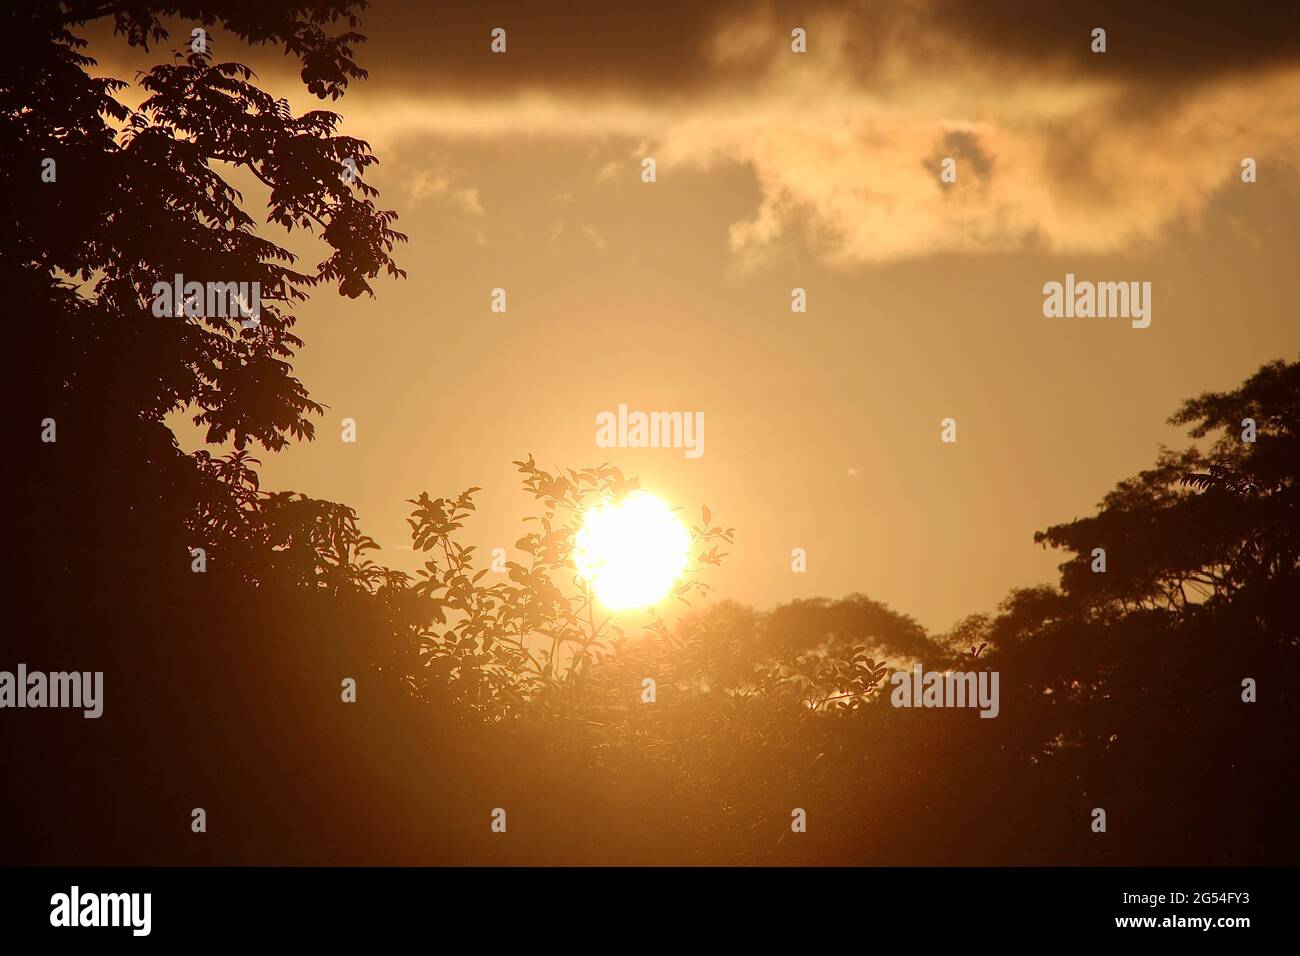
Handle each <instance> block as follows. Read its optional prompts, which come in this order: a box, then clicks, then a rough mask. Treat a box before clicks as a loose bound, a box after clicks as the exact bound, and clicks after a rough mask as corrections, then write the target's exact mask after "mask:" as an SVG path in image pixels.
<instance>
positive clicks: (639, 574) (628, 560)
mask: <svg viewBox="0 0 1300 956" xmlns="http://www.w3.org/2000/svg"><path fill="white" fill-rule="evenodd" d="M690 549H691V537H690V534H689V533H688V532H687V530H686V529H685V528H684V527H683V526H682V523H681V522H680V521H678V520H677V517H676V515H674V514H673V513H672V511H671V510H669V508H668V506H667V505H665V504H664V503H663V502H662V501H660V500H659V499H658V498H656V497H655V496H654V495H651V494H648V493H646V492H644V491H634V492H632V493H631V494H629V495H628V496H627V497H625V498H623V499H622V500H620V501H604V502H601V503H600V504H598V505H596V506H594V507H592V508H590V509H588V511H587V513H586V515H584V517H583V522H582V528H581V529H579V531H578V533H577V535H576V536H575V539H574V552H573V560H574V563H575V564H576V565H577V567H578V574H579V575H580V576H581V577H582V579H583V580H585V581H588V582H590V584H591V586H592V589H593V590H594V591H595V592H596V597H597V598H598V599H599V600H600V602H601V603H602V604H604V605H605V606H606V607H607V608H609V609H610V610H611V611H622V610H627V609H628V608H644V607H649V606H650V605H651V604H654V603H655V602H656V601H658V600H660V599H662V598H663V597H664V596H665V595H666V594H667V593H668V591H669V589H671V588H672V586H673V582H674V581H676V580H677V578H678V577H679V576H680V575H681V573H682V572H683V571H685V570H686V563H687V561H688V560H689V558H690Z"/></svg>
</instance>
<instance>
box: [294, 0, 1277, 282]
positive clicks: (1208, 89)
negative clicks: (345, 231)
mask: <svg viewBox="0 0 1300 956" xmlns="http://www.w3.org/2000/svg"><path fill="white" fill-rule="evenodd" d="M669 7H670V8H671V10H670V12H665V11H661V10H656V12H655V13H654V14H653V15H648V14H647V13H646V12H645V11H644V10H643V9H642V8H635V7H632V6H627V5H611V4H604V3H588V2H582V3H578V4H576V5H574V6H571V7H570V6H566V7H565V9H564V12H563V13H561V12H559V11H558V10H556V9H553V8H551V7H548V6H545V5H540V4H519V5H515V4H506V5H504V6H494V7H493V8H492V9H490V10H480V9H477V8H476V7H473V6H472V5H465V6H463V7H456V8H453V9H447V10H440V11H439V15H438V17H437V18H436V19H434V20H431V21H430V28H429V29H428V30H417V29H412V28H411V24H412V23H414V22H416V21H417V20H418V19H419V17H421V16H423V15H424V13H423V12H422V11H424V10H426V8H425V7H424V6H423V5H420V6H418V7H417V6H411V5H406V4H401V3H393V4H383V5H376V7H375V8H374V9H372V10H370V11H368V12H367V17H366V26H365V31H366V32H368V33H369V34H370V36H371V42H370V43H368V44H366V45H365V46H364V47H363V48H362V50H361V54H360V57H361V59H362V61H363V62H368V63H369V64H370V65H371V67H372V79H371V80H370V81H369V82H368V83H366V84H361V85H359V86H356V87H354V88H353V90H352V91H350V92H349V95H348V97H346V98H345V100H344V101H343V102H342V103H341V104H340V109H341V110H342V112H343V113H344V114H345V117H346V120H345V127H346V129H347V131H348V132H349V133H351V134H353V135H357V136H360V137H362V138H365V139H368V140H370V141H371V142H372V143H373V144H374V145H375V147H376V148H377V149H378V150H379V151H380V152H381V154H384V153H385V151H386V150H389V149H390V148H391V147H393V146H394V145H400V146H403V147H404V146H405V145H407V144H408V143H409V142H410V141H412V140H414V139H416V138H420V137H434V138H437V139H440V140H442V141H445V142H454V141H458V140H466V139H471V140H489V141H492V142H494V143H495V142H500V143H505V144H509V146H510V148H518V145H519V144H521V143H524V142H529V143H532V144H533V145H537V144H539V143H544V141H547V140H555V139H562V140H569V141H572V140H581V141H586V142H591V143H593V144H596V145H597V146H598V147H599V148H600V149H602V150H603V152H602V153H601V155H602V156H605V157H607V156H610V155H614V156H624V157H627V159H626V160H624V161H619V160H614V161H611V162H607V163H605V164H604V165H603V166H599V167H597V168H596V170H595V172H594V176H595V179H596V181H597V182H598V183H608V182H617V181H618V179H619V177H620V176H621V175H622V173H623V172H624V170H625V168H626V169H628V170H633V175H629V176H628V177H627V181H628V182H634V181H635V179H634V165H633V164H634V161H635V157H637V156H640V155H653V156H654V157H655V158H656V161H657V163H658V168H659V171H660V174H661V175H663V173H664V172H665V171H667V170H671V169H673V168H685V169H688V170H704V171H708V170H713V169H716V168H718V167H724V166H725V167H727V168H732V167H734V166H735V165H736V164H740V165H741V166H743V167H746V168H747V170H748V172H749V174H750V175H752V177H753V180H754V182H755V183H756V184H757V188H758V194H759V199H758V202H757V204H756V206H755V207H754V208H753V210H752V212H751V214H750V215H748V216H745V217H743V218H740V219H738V220H737V221H736V222H734V223H733V224H732V227H731V229H730V232H729V237H728V241H729V243H730V248H731V250H732V251H733V253H734V254H735V256H736V257H737V259H738V260H739V261H740V262H741V263H742V264H748V265H755V264H758V263H761V262H763V261H765V260H767V259H768V258H770V257H771V256H772V255H774V254H776V253H778V252H780V251H781V250H783V249H784V248H785V247H786V246H787V245H788V244H791V243H800V244H806V245H808V246H809V247H810V248H811V249H812V250H813V251H814V252H815V254H817V255H818V256H820V257H822V258H823V259H824V260H826V261H828V262H831V263H835V264H839V265H844V266H852V265H857V264H863V263H882V262H891V261H897V260H900V259H908V258H916V257H921V256H927V255H932V254H936V253H986V252H996V251H1000V250H1014V249H1024V248H1036V249H1041V250H1046V251H1055V252H1086V253H1101V252H1110V251H1115V250H1119V249H1126V248H1132V247H1135V246H1140V245H1141V244H1143V243H1149V242H1157V241H1160V240H1161V239H1162V238H1163V237H1164V236H1165V235H1167V234H1168V232H1169V231H1170V230H1171V229H1174V228H1180V227H1186V226H1195V224H1196V222H1197V220H1198V217H1199V216H1200V215H1201V213H1202V211H1203V210H1204V209H1205V208H1206V206H1207V205H1208V203H1209V202H1210V201H1211V199H1212V198H1213V197H1214V196H1215V195H1216V194H1218V193H1220V192H1221V191H1222V190H1225V189H1229V188H1243V187H1242V185H1241V183H1240V178H1239V172H1240V163H1241V160H1242V158H1243V157H1245V156H1253V157H1255V158H1256V159H1257V160H1259V162H1260V164H1261V169H1262V170H1263V171H1264V173H1263V174H1264V175H1266V176H1267V175H1273V176H1281V175H1286V174H1287V173H1286V171H1287V170H1288V169H1289V170H1294V169H1295V163H1296V159H1295V155H1294V143H1295V142H1296V141H1297V140H1298V139H1300V42H1296V40H1297V35H1298V34H1300V28H1298V26H1297V22H1298V19H1300V12H1298V8H1297V5H1296V4H1294V3H1293V2H1287V3H1280V2H1274V3H1263V4H1256V5H1252V6H1251V7H1249V8H1242V9H1241V10H1240V11H1237V12H1234V13H1233V15H1232V18H1231V26H1232V29H1223V28H1222V23H1221V21H1222V20H1223V19H1224V17H1225V16H1226V15H1225V14H1224V13H1223V8H1222V6H1221V4H1218V3H1215V4H1208V3H1207V4H1201V3H1180V4H1178V5H1177V6H1176V8H1173V9H1171V8H1168V7H1165V6H1164V5H1158V4H1132V3H1128V2H1120V0H1100V2H1097V3H1090V4H1075V3H1051V4H1038V3H1022V2H1013V0H989V2H982V3H978V4H973V3H957V2H954V0H864V2H860V3H856V4H851V5H848V6H845V5H843V4H832V3H822V2H812V3H805V4H799V5H787V4H781V5H777V4H774V3H741V2H724V3H719V4H707V5H706V4H698V3H681V4H670V5H669ZM706 8H707V9H706ZM792 24H797V25H801V26H804V27H805V28H806V29H807V31H808V53H806V54H794V53H792V52H791V51H790V46H789V31H790V28H791V25H792ZM498 25H504V26H506V28H507V29H508V31H509V37H510V39H509V47H508V49H509V52H508V53H506V54H504V55H500V56H496V55H493V54H491V53H490V52H489V51H488V42H487V40H488V35H489V31H490V30H491V28H492V27H493V26H498ZM1097 25H1102V26H1105V27H1106V29H1107V30H1108V48H1109V52H1107V53H1106V54H1101V55H1098V54H1093V53H1091V52H1090V51H1089V45H1088V40H1089V35H1090V32H1091V29H1092V28H1093V27H1094V26H1097ZM281 69H282V68H281ZM946 156H951V157H953V158H955V159H956V160H957V166H958V181H957V182H956V183H952V184H944V183H943V182H941V181H940V178H939V167H938V162H939V161H940V160H941V159H942V158H944V157H946ZM402 162H403V163H404V164H405V165H407V166H410V167H418V166H419V165H420V164H419V162H418V161H417V160H416V157H415V156H413V155H404V156H403V159H402ZM407 198H408V200H409V201H410V202H411V203H414V204H419V203H421V202H424V201H427V200H429V199H431V198H440V199H442V200H445V201H448V202H451V203H453V204H455V205H456V206H458V207H459V208H460V209H461V210H462V211H463V212H464V213H466V214H467V215H470V216H481V215H482V213H483V208H482V204H481V202H480V199H479V195H478V192H477V190H476V189H475V188H474V187H472V186H469V185H467V184H465V183H463V182H461V181H460V180H459V179H458V178H457V177H455V176H453V175H451V174H450V173H448V172H447V171H445V170H441V169H440V168H439V167H438V166H437V165H436V164H429V166H428V168H425V169H422V171H420V172H418V173H416V174H415V175H413V176H412V177H411V179H410V184H409V187H408V196H407Z"/></svg>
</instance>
